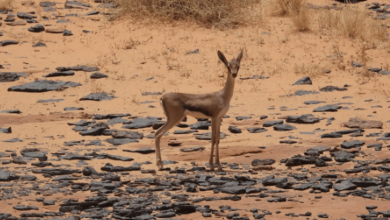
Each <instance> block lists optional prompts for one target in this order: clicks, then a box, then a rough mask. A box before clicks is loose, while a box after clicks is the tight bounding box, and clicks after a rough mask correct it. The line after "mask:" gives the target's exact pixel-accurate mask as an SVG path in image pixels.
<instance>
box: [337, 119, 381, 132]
mask: <svg viewBox="0 0 390 220" xmlns="http://www.w3.org/2000/svg"><path fill="white" fill-rule="evenodd" d="M343 124H344V126H346V127H348V128H360V129H370V128H382V126H383V123H382V122H381V121H374V120H362V119H360V118H357V117H354V118H350V119H349V120H348V122H344V123H343Z"/></svg>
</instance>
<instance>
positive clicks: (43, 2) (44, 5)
mask: <svg viewBox="0 0 390 220" xmlns="http://www.w3.org/2000/svg"><path fill="white" fill-rule="evenodd" d="M55 5H56V3H55V2H50V1H42V2H40V3H39V6H41V7H52V6H55Z"/></svg>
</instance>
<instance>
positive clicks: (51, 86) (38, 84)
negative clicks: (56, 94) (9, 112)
mask: <svg viewBox="0 0 390 220" xmlns="http://www.w3.org/2000/svg"><path fill="white" fill-rule="evenodd" d="M76 86H81V84H79V83H75V82H70V81H67V82H62V81H51V80H38V81H34V82H31V83H27V84H24V85H20V86H12V87H9V88H8V91H17V92H47V91H55V90H60V89H64V88H68V87H76Z"/></svg>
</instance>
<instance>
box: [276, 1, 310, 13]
mask: <svg viewBox="0 0 390 220" xmlns="http://www.w3.org/2000/svg"><path fill="white" fill-rule="evenodd" d="M269 3H270V4H271V15H273V16H290V15H294V14H299V13H300V11H301V10H302V9H303V7H304V0H273V1H270V2H269Z"/></svg>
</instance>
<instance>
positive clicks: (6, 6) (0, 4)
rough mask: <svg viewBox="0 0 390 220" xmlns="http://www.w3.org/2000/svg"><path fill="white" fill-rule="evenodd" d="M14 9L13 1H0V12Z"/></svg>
mask: <svg viewBox="0 0 390 220" xmlns="http://www.w3.org/2000/svg"><path fill="white" fill-rule="evenodd" d="M10 9H12V0H0V11H4V10H10Z"/></svg>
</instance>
